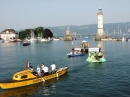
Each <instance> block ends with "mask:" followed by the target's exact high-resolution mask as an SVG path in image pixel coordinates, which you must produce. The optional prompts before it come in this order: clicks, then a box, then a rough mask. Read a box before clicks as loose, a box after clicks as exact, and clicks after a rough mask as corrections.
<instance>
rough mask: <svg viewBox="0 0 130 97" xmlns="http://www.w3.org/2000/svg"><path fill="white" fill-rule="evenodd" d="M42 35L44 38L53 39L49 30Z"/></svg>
mask: <svg viewBox="0 0 130 97" xmlns="http://www.w3.org/2000/svg"><path fill="white" fill-rule="evenodd" d="M44 34H45V36H44V38H48V37H50V38H52V37H53V33H52V32H51V31H50V30H49V29H45V30H44Z"/></svg>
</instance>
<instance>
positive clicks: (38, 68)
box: [36, 65, 41, 77]
mask: <svg viewBox="0 0 130 97" xmlns="http://www.w3.org/2000/svg"><path fill="white" fill-rule="evenodd" d="M36 73H37V76H38V77H40V76H41V72H40V67H39V65H38V66H37V70H36Z"/></svg>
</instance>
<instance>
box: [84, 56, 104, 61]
mask: <svg viewBox="0 0 130 97" xmlns="http://www.w3.org/2000/svg"><path fill="white" fill-rule="evenodd" d="M86 61H87V62H105V61H106V59H105V58H104V57H102V58H99V59H98V60H96V59H95V58H92V57H88V58H87V59H86Z"/></svg>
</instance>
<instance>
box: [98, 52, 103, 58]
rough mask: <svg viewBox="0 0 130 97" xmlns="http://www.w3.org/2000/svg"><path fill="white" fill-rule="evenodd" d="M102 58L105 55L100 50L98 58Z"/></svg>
mask: <svg viewBox="0 0 130 97" xmlns="http://www.w3.org/2000/svg"><path fill="white" fill-rule="evenodd" d="M102 56H103V54H102V52H101V50H100V51H99V53H98V58H102Z"/></svg>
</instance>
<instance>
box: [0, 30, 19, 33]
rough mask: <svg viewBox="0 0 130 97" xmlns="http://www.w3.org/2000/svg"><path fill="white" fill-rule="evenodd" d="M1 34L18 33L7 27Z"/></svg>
mask: <svg viewBox="0 0 130 97" xmlns="http://www.w3.org/2000/svg"><path fill="white" fill-rule="evenodd" d="M0 34H18V33H17V32H16V31H15V30H14V29H5V30H3V31H2V32H1V33H0Z"/></svg>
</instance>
